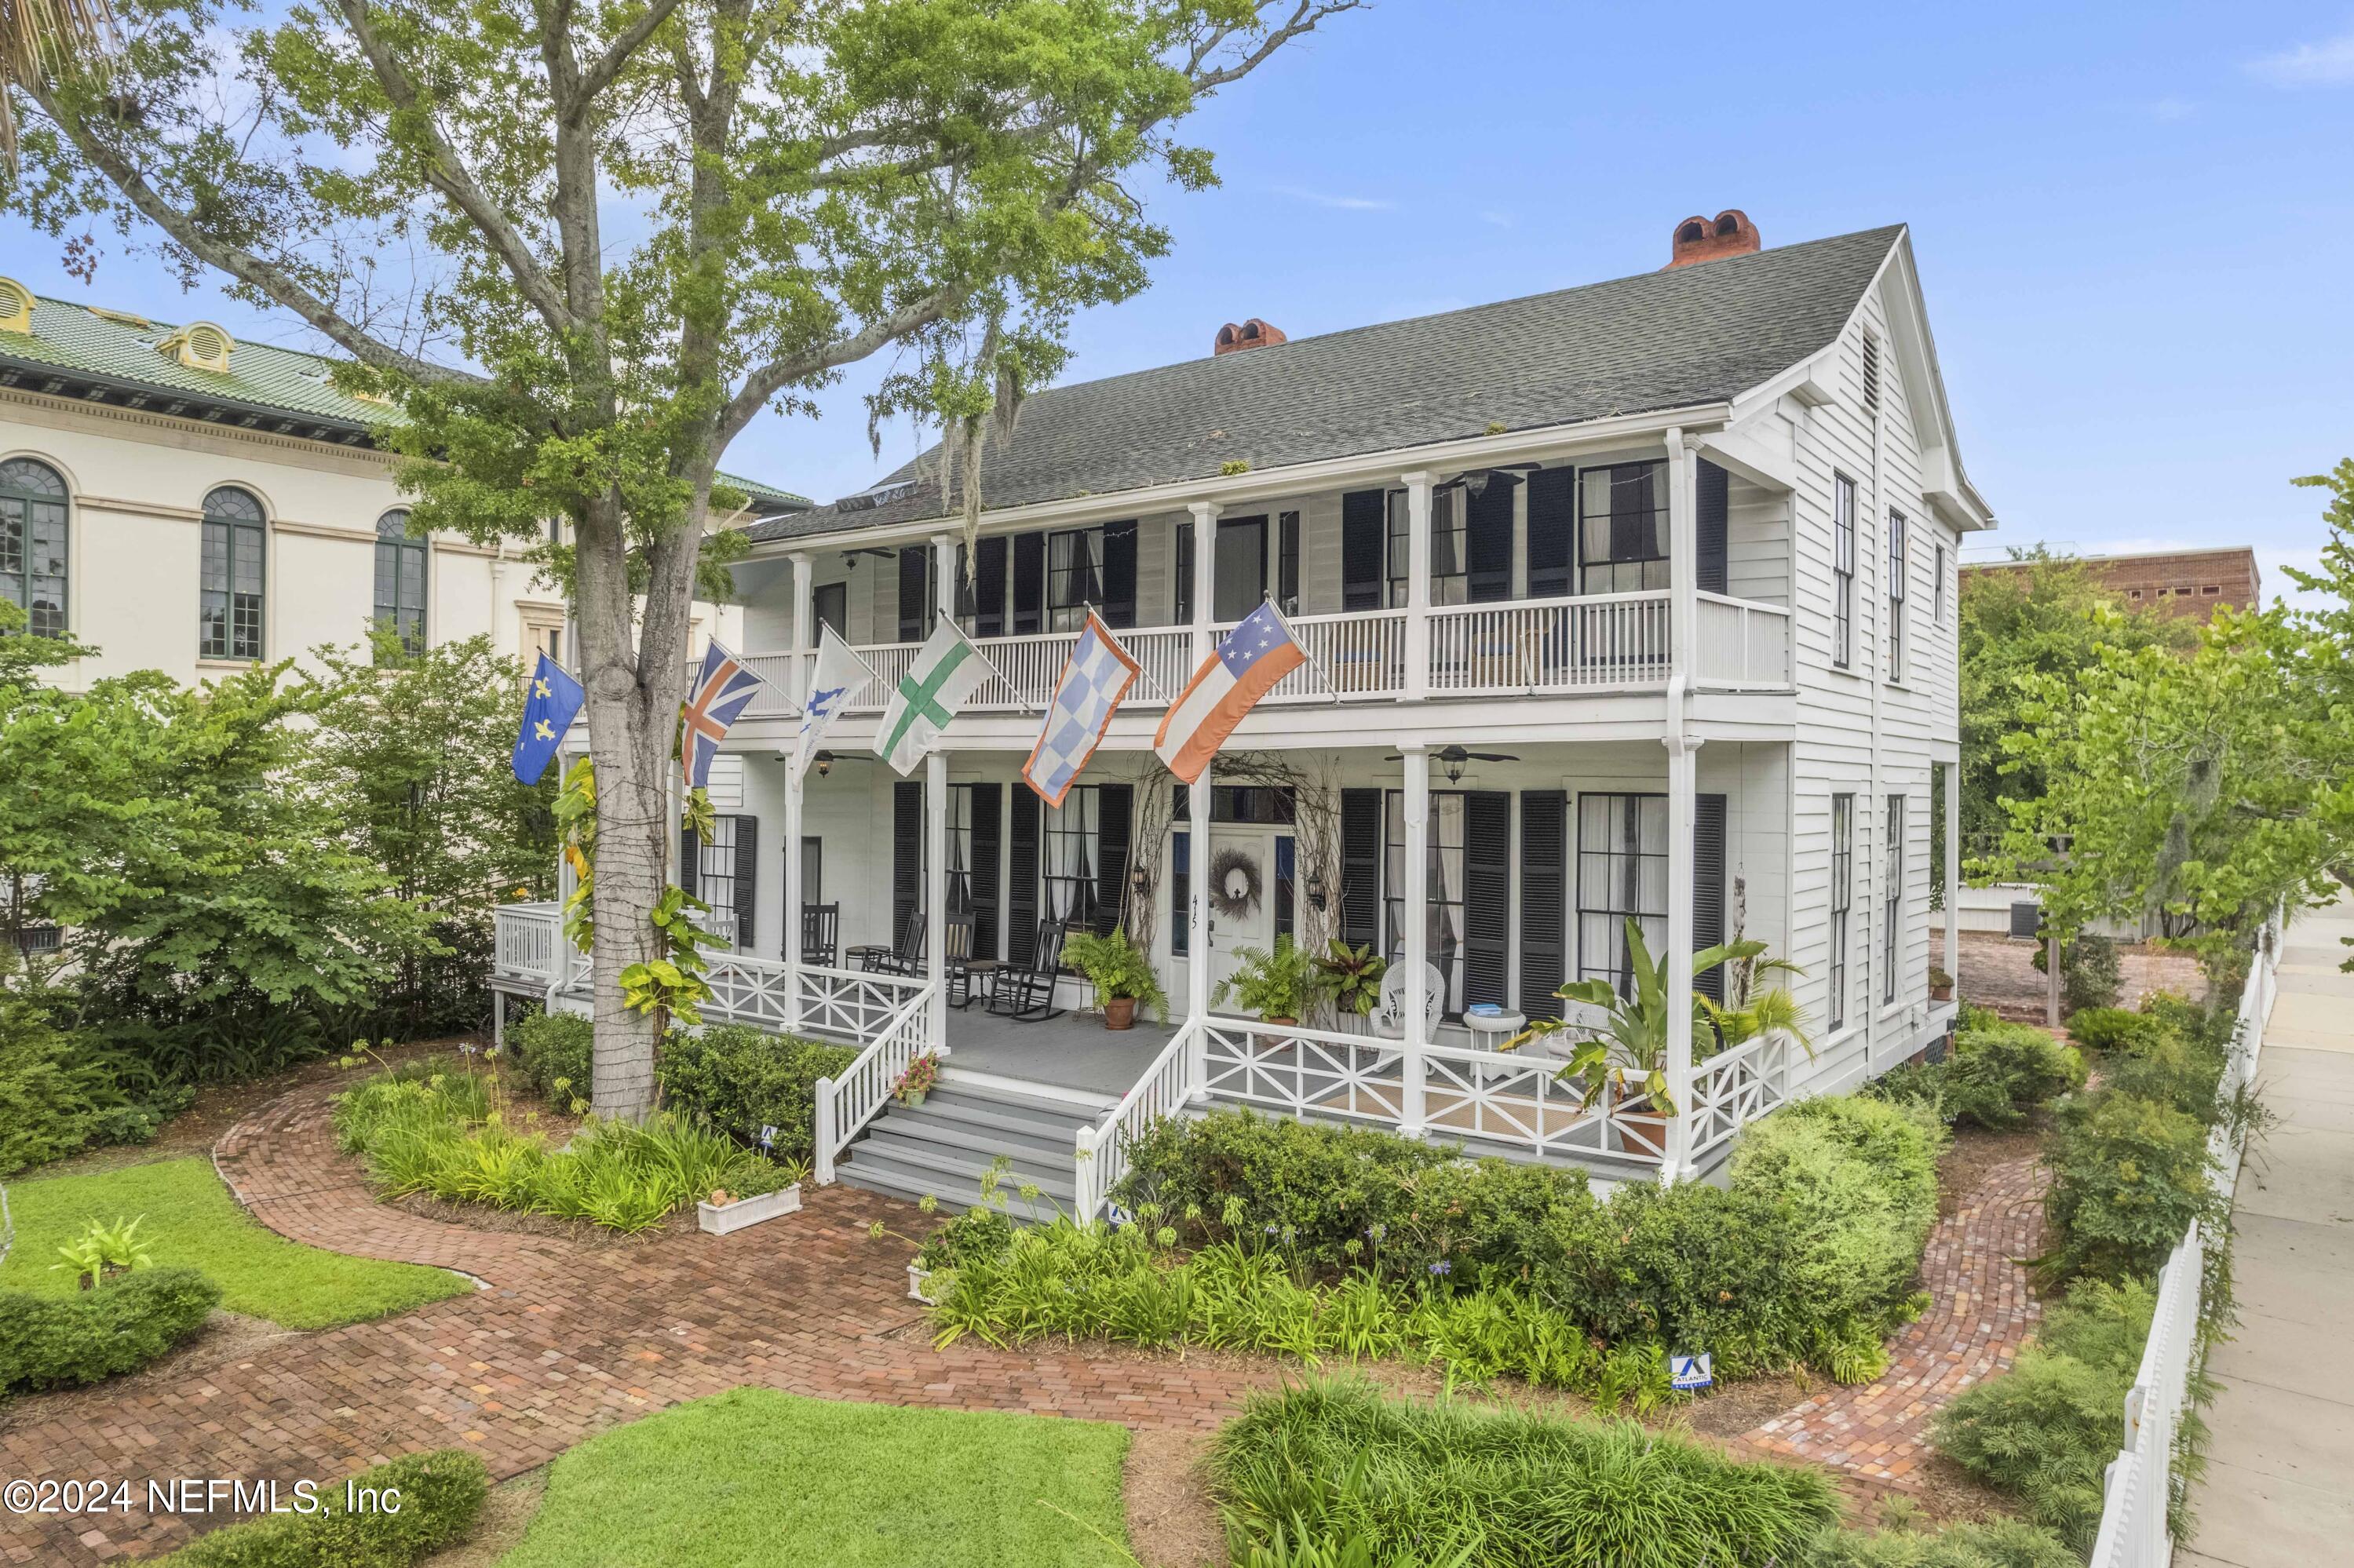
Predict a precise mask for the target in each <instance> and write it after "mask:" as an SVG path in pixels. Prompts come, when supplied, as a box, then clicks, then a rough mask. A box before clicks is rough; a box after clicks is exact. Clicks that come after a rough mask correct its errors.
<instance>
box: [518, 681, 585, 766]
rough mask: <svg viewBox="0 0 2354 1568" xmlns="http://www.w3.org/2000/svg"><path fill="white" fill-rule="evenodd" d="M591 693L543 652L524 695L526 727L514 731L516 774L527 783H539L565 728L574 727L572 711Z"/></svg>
mask: <svg viewBox="0 0 2354 1568" xmlns="http://www.w3.org/2000/svg"><path fill="white" fill-rule="evenodd" d="M587 698H588V693H586V692H584V691H582V690H581V689H580V683H579V682H578V681H576V680H574V679H573V678H572V677H571V676H570V675H567V674H566V673H564V666H563V665H561V664H559V663H557V662H556V661H555V660H553V659H551V658H549V657H548V656H547V655H546V654H545V653H543V654H541V655H540V656H539V667H538V668H537V669H536V670H534V671H533V672H532V674H531V685H530V687H529V689H528V690H527V691H526V692H525V694H524V699H523V727H522V728H520V729H518V730H516V731H515V743H514V763H513V764H512V766H513V767H514V776H515V777H516V778H517V779H521V780H522V781H523V782H524V783H525V784H536V783H538V782H539V777H540V775H541V774H543V773H545V772H546V771H547V759H548V758H551V757H554V756H555V755H556V748H557V747H559V746H561V745H563V744H564V732H565V731H566V730H567V729H568V728H570V727H571V725H572V715H575V714H577V713H578V712H579V711H580V705H581V703H582V702H583V701H585V700H586V699H587Z"/></svg>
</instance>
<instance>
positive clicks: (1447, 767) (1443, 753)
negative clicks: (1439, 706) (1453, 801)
mask: <svg viewBox="0 0 2354 1568" xmlns="http://www.w3.org/2000/svg"><path fill="white" fill-rule="evenodd" d="M1430 755H1431V758H1432V759H1433V760H1435V761H1436V762H1437V764H1438V766H1439V768H1440V769H1441V771H1443V772H1445V773H1446V775H1447V782H1448V783H1449V784H1457V783H1460V782H1462V779H1463V772H1464V768H1465V765H1466V764H1469V763H1473V762H1518V761H1519V760H1520V758H1517V757H1514V756H1511V754H1510V753H1508V752H1502V751H1466V750H1464V749H1463V748H1462V747H1459V746H1448V747H1441V748H1440V749H1438V750H1437V751H1434V752H1432V753H1431V754H1430ZM1388 760H1389V761H1392V762H1404V761H1405V757H1404V755H1403V754H1400V753H1396V752H1393V753H1391V755H1390V757H1389V758H1388Z"/></svg>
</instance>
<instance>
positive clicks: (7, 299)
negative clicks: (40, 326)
mask: <svg viewBox="0 0 2354 1568" xmlns="http://www.w3.org/2000/svg"><path fill="white" fill-rule="evenodd" d="M32 330H33V291H32V290H30V289H27V287H25V285H24V284H22V283H19V282H18V281H16V279H14V278H0V332H21V333H27V334H29V333H31V332H32Z"/></svg>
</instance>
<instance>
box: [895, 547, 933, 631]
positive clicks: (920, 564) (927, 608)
mask: <svg viewBox="0 0 2354 1568" xmlns="http://www.w3.org/2000/svg"><path fill="white" fill-rule="evenodd" d="M931 558H932V553H931V550H930V548H929V547H928V546H923V545H907V546H901V547H900V550H899V641H902V642H921V641H923V640H924V639H925V638H927V637H929V636H930V635H931V634H932V574H931V567H930V563H931Z"/></svg>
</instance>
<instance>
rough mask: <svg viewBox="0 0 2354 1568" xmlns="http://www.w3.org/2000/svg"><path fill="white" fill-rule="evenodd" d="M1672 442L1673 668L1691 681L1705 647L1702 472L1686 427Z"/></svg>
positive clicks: (1670, 622) (1670, 625)
mask: <svg viewBox="0 0 2354 1568" xmlns="http://www.w3.org/2000/svg"><path fill="white" fill-rule="evenodd" d="M1667 446H1668V647H1669V649H1670V658H1671V660H1672V663H1671V664H1670V673H1673V674H1678V675H1681V676H1683V677H1684V679H1685V681H1686V682H1687V683H1689V682H1690V681H1691V676H1692V672H1693V668H1694V666H1695V665H1696V664H1697V662H1698V654H1699V647H1700V643H1699V630H1700V558H1699V557H1700V516H1699V499H1698V498H1699V493H1700V485H1699V474H1698V471H1696V470H1695V469H1694V468H1693V467H1692V453H1691V450H1690V449H1689V448H1687V447H1686V446H1685V445H1684V433H1683V431H1682V430H1681V429H1671V430H1670V431H1669V432H1668V439H1667ZM1670 690H1671V691H1672V688H1670Z"/></svg>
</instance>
